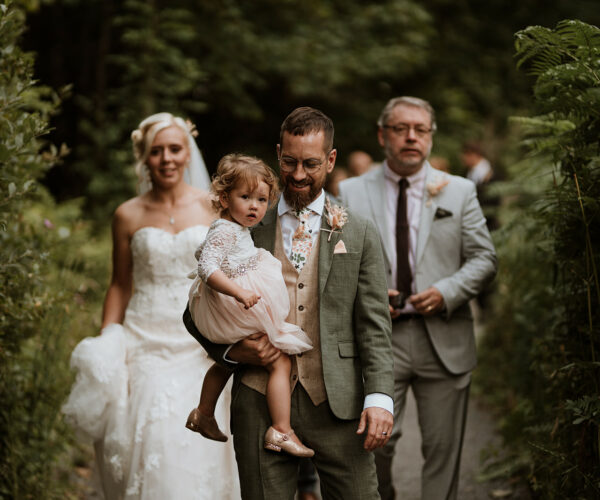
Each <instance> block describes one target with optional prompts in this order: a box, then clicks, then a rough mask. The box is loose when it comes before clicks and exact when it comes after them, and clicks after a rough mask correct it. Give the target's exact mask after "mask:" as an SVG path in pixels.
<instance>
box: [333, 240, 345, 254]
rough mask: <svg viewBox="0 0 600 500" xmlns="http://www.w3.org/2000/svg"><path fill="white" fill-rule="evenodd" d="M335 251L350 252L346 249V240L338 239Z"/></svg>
mask: <svg viewBox="0 0 600 500" xmlns="http://www.w3.org/2000/svg"><path fill="white" fill-rule="evenodd" d="M333 253H334V254H336V253H348V250H346V245H344V242H343V241H342V240H340V241H338V242H337V243H336V244H335V247H334V248H333Z"/></svg>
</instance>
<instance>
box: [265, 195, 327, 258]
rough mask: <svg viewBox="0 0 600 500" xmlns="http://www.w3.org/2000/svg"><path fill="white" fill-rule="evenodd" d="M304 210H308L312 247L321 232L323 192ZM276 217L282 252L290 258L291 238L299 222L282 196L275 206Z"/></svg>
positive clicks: (323, 207) (323, 203) (323, 204)
mask: <svg viewBox="0 0 600 500" xmlns="http://www.w3.org/2000/svg"><path fill="white" fill-rule="evenodd" d="M306 208H308V209H310V211H311V212H310V215H309V216H308V231H309V233H310V234H311V236H312V245H313V246H314V244H315V242H316V241H317V238H318V236H319V232H320V231H321V216H322V215H323V210H324V209H325V191H323V190H322V189H321V194H320V195H319V196H317V198H316V199H315V200H314V201H313V202H312V203H310V204H309V205H308V206H307V207H306ZM277 215H278V216H279V223H280V224H281V238H282V239H283V251H284V252H285V254H286V255H287V256H288V258H291V256H292V237H293V236H294V233H295V232H296V229H298V226H299V225H300V220H299V219H298V217H296V216H295V215H294V209H293V208H292V207H290V206H289V205H288V203H287V201H285V198H284V197H283V196H282V197H281V198H279V204H278V205H277Z"/></svg>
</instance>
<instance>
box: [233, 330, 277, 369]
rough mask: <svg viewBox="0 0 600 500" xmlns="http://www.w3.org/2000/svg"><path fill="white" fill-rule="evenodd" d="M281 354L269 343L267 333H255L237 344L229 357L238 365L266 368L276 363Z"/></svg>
mask: <svg viewBox="0 0 600 500" xmlns="http://www.w3.org/2000/svg"><path fill="white" fill-rule="evenodd" d="M280 354H281V352H280V351H279V349H277V348H276V347H273V344H271V342H269V337H267V334H266V333H260V332H259V333H253V334H252V335H249V336H248V337H246V338H245V339H242V340H240V341H239V342H237V343H235V344H234V345H233V347H232V348H231V349H229V352H228V353H227V357H228V358H229V359H231V360H233V361H237V362H238V363H244V364H248V365H257V366H266V365H268V364H270V363H272V362H273V361H275V360H276V359H277V358H278V357H279V356H280Z"/></svg>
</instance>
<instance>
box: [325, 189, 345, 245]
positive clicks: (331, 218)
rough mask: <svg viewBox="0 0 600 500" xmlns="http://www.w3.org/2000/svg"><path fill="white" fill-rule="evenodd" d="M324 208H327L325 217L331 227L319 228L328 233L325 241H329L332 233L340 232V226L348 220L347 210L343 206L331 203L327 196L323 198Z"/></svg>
mask: <svg viewBox="0 0 600 500" xmlns="http://www.w3.org/2000/svg"><path fill="white" fill-rule="evenodd" d="M325 210H327V215H326V217H325V219H326V220H327V224H329V227H330V228H331V229H325V228H321V231H327V232H328V233H329V237H328V238H327V241H331V235H332V234H333V233H341V232H342V227H344V224H346V222H348V212H346V209H345V208H344V207H341V206H339V205H332V204H331V201H330V200H329V198H326V199H325Z"/></svg>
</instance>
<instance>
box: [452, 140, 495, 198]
mask: <svg viewBox="0 0 600 500" xmlns="http://www.w3.org/2000/svg"><path fill="white" fill-rule="evenodd" d="M460 158H461V161H462V163H463V165H464V166H465V167H466V168H467V175H466V177H467V179H469V180H472V181H473V182H474V183H475V185H476V186H477V188H479V187H480V186H483V185H485V184H487V183H488V182H490V181H491V180H492V177H493V175H494V171H493V169H492V165H491V164H490V162H489V160H488V159H487V158H486V157H485V155H484V154H483V149H482V148H481V145H480V144H479V143H476V142H466V143H465V144H463V147H462V152H461V156H460Z"/></svg>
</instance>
